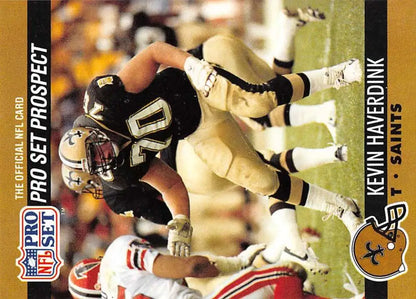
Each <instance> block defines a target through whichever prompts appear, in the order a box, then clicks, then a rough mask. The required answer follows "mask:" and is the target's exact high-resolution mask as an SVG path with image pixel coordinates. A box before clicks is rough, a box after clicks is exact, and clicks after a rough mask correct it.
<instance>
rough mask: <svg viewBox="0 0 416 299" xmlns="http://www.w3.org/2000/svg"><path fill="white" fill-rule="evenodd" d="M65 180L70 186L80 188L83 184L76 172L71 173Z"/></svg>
mask: <svg viewBox="0 0 416 299" xmlns="http://www.w3.org/2000/svg"><path fill="white" fill-rule="evenodd" d="M65 179H66V180H67V183H68V184H67V185H68V186H72V185H73V184H74V186H77V187H78V186H81V184H82V179H81V178H80V177H79V176H78V175H77V174H76V173H75V172H74V171H69V173H68V176H65Z"/></svg>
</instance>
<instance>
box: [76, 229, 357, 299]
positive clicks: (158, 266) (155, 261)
mask: <svg viewBox="0 0 416 299" xmlns="http://www.w3.org/2000/svg"><path fill="white" fill-rule="evenodd" d="M263 249H264V245H262V244H258V245H252V246H250V247H248V248H247V249H246V250H245V251H243V252H241V253H240V254H239V255H238V256H235V257H223V256H213V255H209V256H202V255H194V256H190V257H185V258H183V257H174V256H170V255H164V254H161V253H160V252H158V251H157V250H155V249H153V248H152V247H151V246H150V244H149V243H148V242H147V241H146V240H144V239H141V238H138V237H136V236H133V235H132V236H121V237H118V238H117V239H115V240H114V241H113V242H112V243H111V244H110V246H109V247H108V248H107V250H106V252H105V254H104V257H103V258H102V259H101V260H100V259H85V260H82V261H80V262H78V263H77V264H75V266H74V267H73V268H72V269H71V272H70V274H69V277H68V288H69V291H70V293H71V295H72V296H73V297H74V298H108V299H110V298H114V299H116V298H117V299H128V298H178V299H179V298H218V299H219V298H243V297H244V298H257V299H262V298H264V299H265V298H270V297H272V296H275V298H323V297H318V296H314V295H311V294H304V293H303V290H302V289H303V281H304V280H305V279H306V276H307V275H306V272H305V270H304V269H303V268H302V267H301V266H299V265H297V264H293V263H292V264H282V265H279V264H275V265H269V266H267V267H264V268H259V269H255V268H254V267H250V265H251V263H252V262H253V260H254V258H255V257H256V256H257V255H258V253H259V252H260V251H261V250H263ZM248 267H249V268H248ZM245 268H247V269H245ZM244 269H245V270H244ZM232 273H236V274H234V275H233V276H231V277H230V278H229V279H227V280H226V281H225V282H224V283H223V284H221V285H219V286H218V288H217V289H216V290H215V291H213V292H212V293H211V294H209V295H207V296H204V297H203V296H202V295H201V293H200V292H199V291H198V290H195V289H191V288H189V287H187V284H186V281H185V280H184V279H185V278H186V277H197V278H204V277H216V276H218V275H228V274H232ZM293 296H297V297H293ZM361 298H362V296H361Z"/></svg>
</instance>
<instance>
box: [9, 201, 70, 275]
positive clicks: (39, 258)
mask: <svg viewBox="0 0 416 299" xmlns="http://www.w3.org/2000/svg"><path fill="white" fill-rule="evenodd" d="M59 223H60V219H59V212H58V210H57V209H56V208H55V207H53V206H47V207H39V206H36V207H35V206H27V207H24V208H22V209H21V210H20V246H19V250H20V252H21V255H20V257H19V258H18V259H17V260H16V265H17V266H18V267H20V274H19V275H18V278H19V279H20V280H22V281H53V280H55V279H56V278H58V276H59V269H60V267H62V265H63V261H62V259H61V258H60V256H59V230H60V227H59Z"/></svg>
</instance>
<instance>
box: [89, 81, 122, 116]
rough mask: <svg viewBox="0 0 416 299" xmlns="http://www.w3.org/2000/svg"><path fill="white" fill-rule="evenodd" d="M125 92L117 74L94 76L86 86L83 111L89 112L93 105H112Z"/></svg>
mask: <svg viewBox="0 0 416 299" xmlns="http://www.w3.org/2000/svg"><path fill="white" fill-rule="evenodd" d="M124 93H125V89H124V85H123V82H122V81H121V79H120V78H119V77H118V76H117V75H104V76H98V77H95V78H94V79H93V80H92V81H91V83H90V84H89V85H88V87H87V91H86V94H85V97H84V112H85V113H90V112H91V110H92V109H93V108H94V106H97V104H102V105H106V106H114V105H115V104H116V103H117V102H118V101H119V100H120V99H121V97H122V95H123V94H124Z"/></svg>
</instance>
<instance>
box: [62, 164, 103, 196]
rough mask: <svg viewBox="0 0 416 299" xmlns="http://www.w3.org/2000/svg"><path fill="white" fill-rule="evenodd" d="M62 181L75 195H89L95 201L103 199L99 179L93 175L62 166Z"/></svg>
mask: <svg viewBox="0 0 416 299" xmlns="http://www.w3.org/2000/svg"><path fill="white" fill-rule="evenodd" d="M62 180H63V181H64V183H65V185H66V186H67V187H68V188H69V189H70V190H72V191H75V192H76V193H90V194H92V196H93V197H94V198H95V199H101V198H103V189H102V186H101V182H100V179H99V178H98V177H96V176H94V175H91V174H89V173H87V172H83V171H82V170H78V169H73V168H70V167H68V166H66V165H65V164H62Z"/></svg>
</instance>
